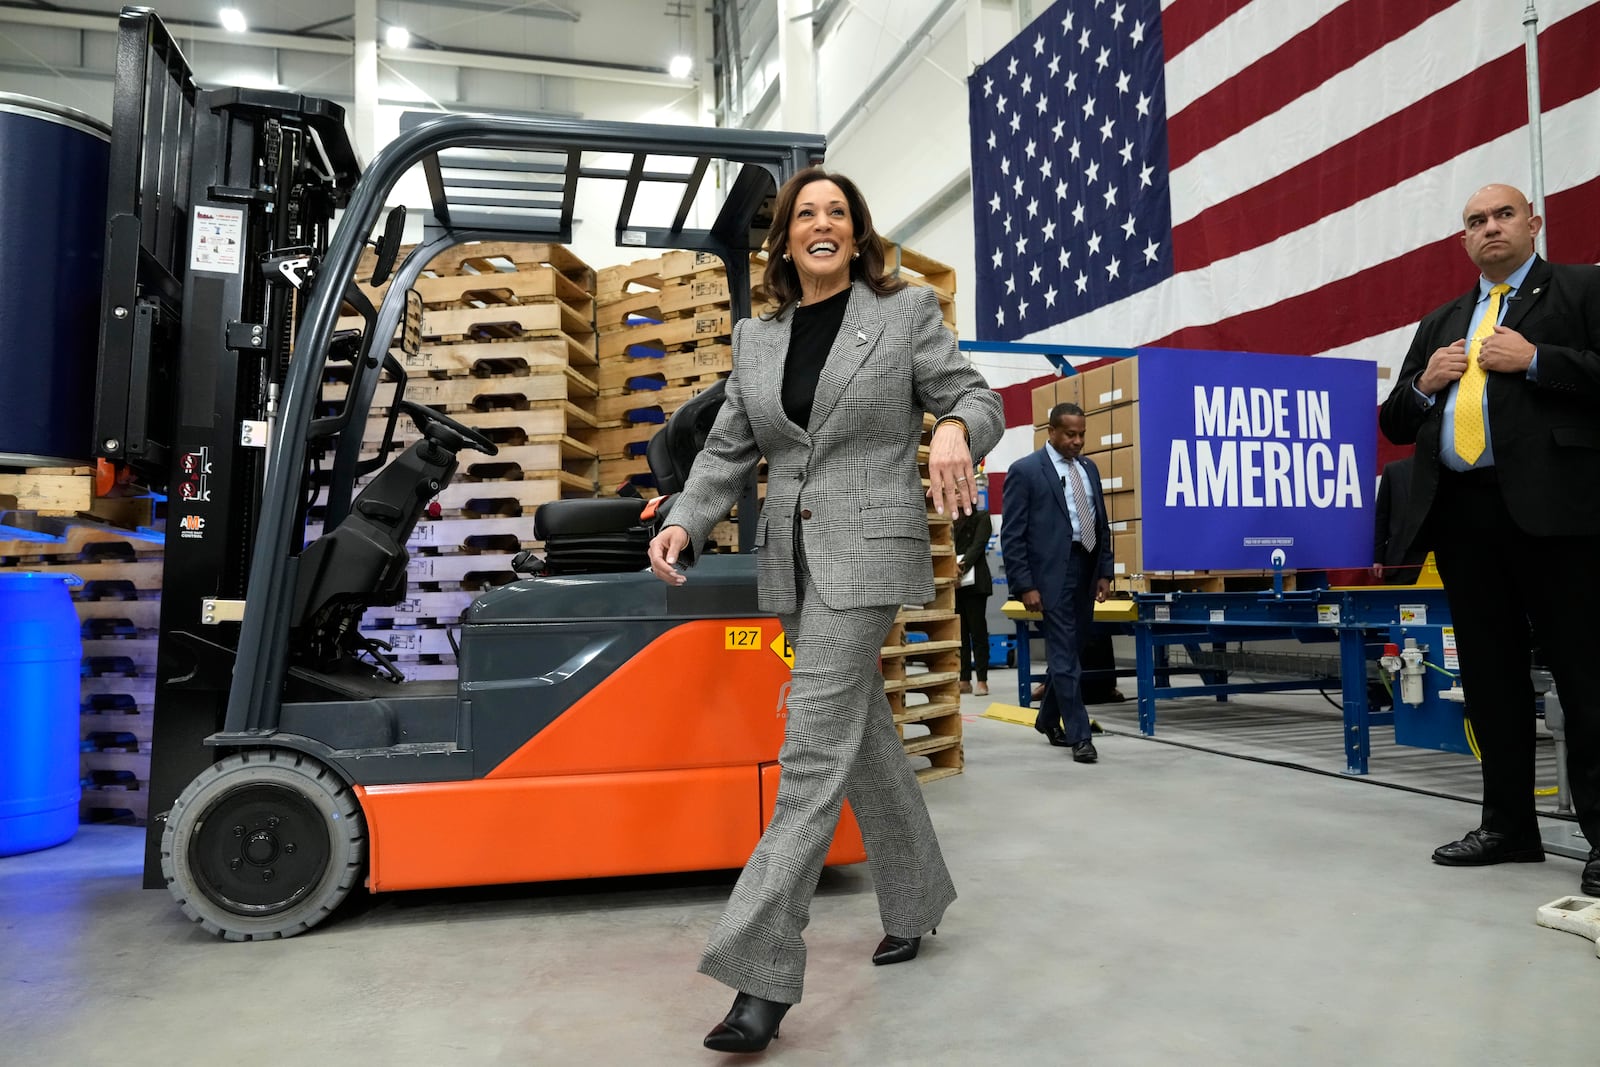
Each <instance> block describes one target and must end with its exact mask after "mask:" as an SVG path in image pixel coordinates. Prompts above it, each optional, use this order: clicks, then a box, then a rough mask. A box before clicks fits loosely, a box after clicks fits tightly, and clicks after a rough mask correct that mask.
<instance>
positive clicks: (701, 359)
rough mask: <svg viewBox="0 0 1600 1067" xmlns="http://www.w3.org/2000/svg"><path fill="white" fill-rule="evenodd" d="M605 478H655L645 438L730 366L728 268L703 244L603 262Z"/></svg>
mask: <svg viewBox="0 0 1600 1067" xmlns="http://www.w3.org/2000/svg"><path fill="white" fill-rule="evenodd" d="M597 301H598V302H597V307H596V314H595V321H596V323H597V325H598V326H599V328H600V373H599V386H600V399H599V402H598V404H597V405H596V410H595V413H596V415H597V417H598V418H599V420H600V434H599V452H600V483H601V486H602V488H603V489H604V490H605V491H607V492H616V491H618V490H619V489H621V488H622V487H623V486H624V485H630V486H632V487H633V489H634V490H635V491H640V492H645V493H646V495H648V492H647V491H649V490H653V489H654V488H655V486H654V482H653V480H652V479H651V477H650V467H649V463H648V462H647V460H646V459H645V445H646V443H647V442H648V441H649V440H650V438H651V437H652V436H653V435H654V434H655V433H656V431H658V430H659V429H661V427H662V425H664V424H665V422H666V420H667V419H668V418H670V417H671V415H672V413H673V412H674V411H676V410H677V409H678V408H679V407H681V406H682V405H683V404H684V403H685V402H686V401H688V400H689V399H690V398H691V397H694V396H696V395H697V394H699V393H700V392H702V391H703V390H705V389H706V388H708V387H710V386H711V385H713V384H714V383H716V382H717V381H718V380H720V379H722V378H726V377H727V376H728V373H729V372H730V371H731V370H732V369H733V348H732V331H733V321H732V315H731V311H730V306H729V305H730V299H729V291H728V278H727V272H726V270H725V269H724V267H723V263H722V260H721V259H719V258H717V257H716V256H713V255H710V254H708V253H704V252H667V253H664V254H663V255H661V256H657V257H654V258H651V259H644V260H638V261H635V262H633V263H627V264H623V265H621V266H617V267H609V268H607V269H605V270H602V271H601V272H600V275H599V281H598V284H597Z"/></svg>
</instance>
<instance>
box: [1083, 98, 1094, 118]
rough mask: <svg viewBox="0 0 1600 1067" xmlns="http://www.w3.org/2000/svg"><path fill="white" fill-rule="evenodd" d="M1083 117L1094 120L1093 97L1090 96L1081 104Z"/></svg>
mask: <svg viewBox="0 0 1600 1067" xmlns="http://www.w3.org/2000/svg"><path fill="white" fill-rule="evenodd" d="M1083 117H1084V118H1086V119H1092V118H1094V97H1092V96H1091V97H1089V99H1087V100H1085V101H1084V102H1083Z"/></svg>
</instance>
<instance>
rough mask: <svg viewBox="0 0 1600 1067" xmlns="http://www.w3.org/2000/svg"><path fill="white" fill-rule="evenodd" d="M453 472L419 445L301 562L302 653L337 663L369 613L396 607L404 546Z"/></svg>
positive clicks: (449, 455)
mask: <svg viewBox="0 0 1600 1067" xmlns="http://www.w3.org/2000/svg"><path fill="white" fill-rule="evenodd" d="M455 470H456V454H455V453H454V452H452V451H451V450H450V449H448V448H445V447H443V446H442V445H439V444H437V443H435V442H433V441H430V440H428V439H427V438H423V439H422V440H420V441H417V442H416V443H415V444H413V445H412V446H411V447H410V448H408V449H406V450H405V451H404V452H402V453H401V454H400V455H399V456H398V457H396V459H395V460H394V462H392V463H390V464H389V465H388V466H387V467H385V468H383V470H382V471H380V472H379V474H378V476H377V477H376V478H374V479H372V481H371V482H369V483H368V484H367V486H366V488H364V489H362V490H361V493H360V495H359V496H357V497H356V499H355V501H354V502H353V503H352V504H351V505H350V514H348V515H346V516H345V517H344V521H343V522H341V523H339V525H338V526H336V527H334V528H333V529H332V530H329V531H327V532H326V533H324V534H323V535H322V536H321V537H319V538H317V539H316V540H315V541H313V542H312V543H311V545H310V546H309V547H307V548H306V550H305V551H304V552H302V553H301V554H300V569H299V577H298V580H297V582H296V587H295V597H294V609H293V612H294V613H293V616H292V625H293V627H294V628H295V629H297V630H300V631H302V632H304V631H305V629H306V628H307V627H310V628H311V633H310V634H308V635H306V636H307V637H308V638H309V644H308V645H306V646H304V647H306V650H307V651H308V652H309V653H310V654H311V655H312V656H313V658H317V659H324V660H326V659H330V658H334V657H336V656H337V653H338V648H339V647H340V646H341V645H342V643H343V641H344V639H345V637H346V635H347V634H348V635H351V636H353V635H354V634H355V631H356V626H357V625H358V624H359V623H360V621H361V616H362V614H363V613H364V612H365V611H366V609H367V608H369V607H386V606H388V605H391V604H398V603H399V602H400V601H401V600H402V599H403V598H404V597H405V593H406V562H407V560H408V558H409V554H408V553H407V552H406V541H407V540H409V539H410V537H411V532H412V530H413V529H414V528H415V527H416V525H417V520H418V519H419V518H421V516H422V512H423V509H425V508H426V507H427V506H428V501H430V500H432V499H433V498H434V496H435V495H437V494H438V492H439V490H440V489H442V488H443V487H444V486H445V485H447V484H449V482H450V476H451V475H452V474H454V473H455Z"/></svg>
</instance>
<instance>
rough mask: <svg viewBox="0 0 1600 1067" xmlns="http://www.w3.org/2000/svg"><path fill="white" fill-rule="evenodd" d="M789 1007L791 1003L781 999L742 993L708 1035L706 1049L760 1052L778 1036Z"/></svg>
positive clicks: (735, 998)
mask: <svg viewBox="0 0 1600 1067" xmlns="http://www.w3.org/2000/svg"><path fill="white" fill-rule="evenodd" d="M788 1010H789V1005H787V1004H783V1003H780V1002H779V1001H776V1000H762V999H761V998H760V997H753V996H751V995H750V994H749V993H740V994H739V995H738V996H736V997H734V998H733V1007H731V1008H729V1009H728V1017H727V1018H725V1019H723V1020H722V1021H721V1022H720V1023H718V1024H717V1025H716V1026H715V1027H713V1028H712V1030H711V1032H710V1033H709V1034H707V1035H706V1041H705V1045H706V1048H709V1049H713V1050H715V1051H717V1052H760V1051H761V1050H762V1049H764V1048H766V1047H767V1046H768V1045H769V1044H771V1043H772V1039H773V1038H775V1037H777V1036H778V1024H779V1023H781V1022H783V1016H784V1013H785V1012H787V1011H788Z"/></svg>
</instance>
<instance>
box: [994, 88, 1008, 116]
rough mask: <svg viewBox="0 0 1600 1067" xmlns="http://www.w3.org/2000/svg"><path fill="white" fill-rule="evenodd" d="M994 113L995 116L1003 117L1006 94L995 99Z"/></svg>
mask: <svg viewBox="0 0 1600 1067" xmlns="http://www.w3.org/2000/svg"><path fill="white" fill-rule="evenodd" d="M994 113H995V114H996V115H1004V114H1005V113H1006V94H1005V93H1001V94H1000V95H999V97H997V98H996V99H995V102H994Z"/></svg>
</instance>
